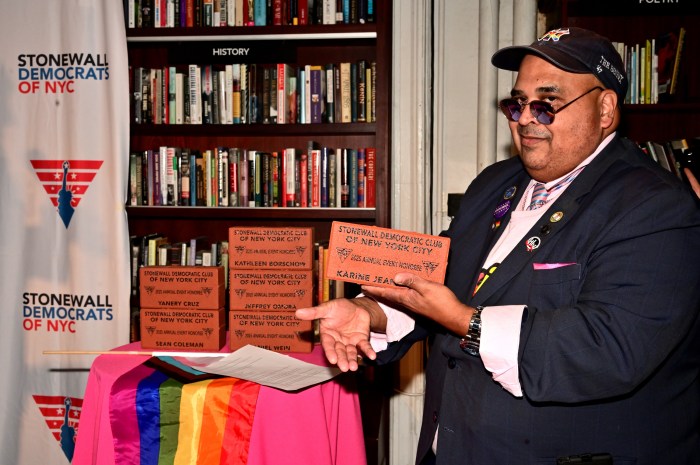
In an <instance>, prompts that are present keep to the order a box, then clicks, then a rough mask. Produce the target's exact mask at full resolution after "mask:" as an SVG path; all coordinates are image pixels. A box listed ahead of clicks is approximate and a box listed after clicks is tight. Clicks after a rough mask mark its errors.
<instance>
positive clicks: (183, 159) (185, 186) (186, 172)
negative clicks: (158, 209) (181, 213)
mask: <svg viewBox="0 0 700 465" xmlns="http://www.w3.org/2000/svg"><path fill="white" fill-rule="evenodd" d="M179 168H180V189H181V194H180V205H189V204H190V152H189V150H187V149H183V150H182V151H181V152H180V164H179Z"/></svg>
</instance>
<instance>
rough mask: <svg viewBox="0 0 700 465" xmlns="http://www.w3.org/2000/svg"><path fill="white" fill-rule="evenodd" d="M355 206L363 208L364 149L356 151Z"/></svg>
mask: <svg viewBox="0 0 700 465" xmlns="http://www.w3.org/2000/svg"><path fill="white" fill-rule="evenodd" d="M357 206H358V207H365V206H366V205H365V149H358V150H357Z"/></svg>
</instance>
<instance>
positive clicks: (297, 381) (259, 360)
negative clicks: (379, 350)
mask: <svg viewBox="0 0 700 465" xmlns="http://www.w3.org/2000/svg"><path fill="white" fill-rule="evenodd" d="M153 355H154V356H173V355H174V354H173V353H172V352H160V353H154V354H153ZM178 355H179V356H173V357H172V358H173V359H174V360H176V361H178V362H180V363H183V364H185V365H187V366H189V367H191V368H193V369H195V370H198V371H202V372H205V373H213V374H217V375H222V376H230V377H233V378H238V379H244V380H247V381H253V382H255V383H258V384H261V385H263V386H269V387H273V388H276V389H281V390H283V391H296V390H299V389H304V388H306V387H309V386H313V385H314V384H319V383H322V382H324V381H328V380H329V379H331V378H333V377H334V376H336V375H338V374H340V370H339V369H338V368H336V367H327V366H319V365H315V364H313V363H307V362H304V361H302V360H297V359H295V358H293V357H290V356H288V355H284V354H280V353H277V352H273V351H270V350H266V349H261V348H259V347H256V346H252V345H247V346H244V347H241V348H240V349H237V350H236V351H234V352H231V353H230V354H225V355H219V354H216V356H214V354H211V356H209V354H206V355H204V354H203V355H204V356H193V354H187V355H186V356H183V355H182V354H178Z"/></svg>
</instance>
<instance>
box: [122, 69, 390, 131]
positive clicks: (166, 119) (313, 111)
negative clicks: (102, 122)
mask: <svg viewBox="0 0 700 465" xmlns="http://www.w3.org/2000/svg"><path fill="white" fill-rule="evenodd" d="M376 79H377V65H376V62H373V61H368V60H358V61H354V62H341V63H328V64H325V65H303V66H294V65H290V64H288V63H278V64H240V63H235V64H229V65H221V66H217V65H201V66H200V65H189V66H188V67H187V69H186V70H185V69H182V68H180V69H178V68H177V67H175V66H168V67H164V68H144V67H134V68H132V73H131V81H132V89H133V90H134V91H133V92H132V114H133V121H134V122H135V123H137V124H141V123H149V124H255V123H262V124H289V123H294V124H311V123H355V122H367V123H370V122H373V121H375V115H376Z"/></svg>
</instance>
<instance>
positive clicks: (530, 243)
mask: <svg viewBox="0 0 700 465" xmlns="http://www.w3.org/2000/svg"><path fill="white" fill-rule="evenodd" d="M541 243H542V239H540V238H539V237H537V236H532V237H531V238H530V239H528V240H526V241H525V248H526V249H527V251H528V252H532V251H533V250H535V249H536V248H538V247H539V246H540V244H541Z"/></svg>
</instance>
